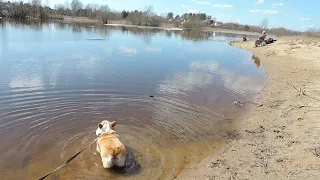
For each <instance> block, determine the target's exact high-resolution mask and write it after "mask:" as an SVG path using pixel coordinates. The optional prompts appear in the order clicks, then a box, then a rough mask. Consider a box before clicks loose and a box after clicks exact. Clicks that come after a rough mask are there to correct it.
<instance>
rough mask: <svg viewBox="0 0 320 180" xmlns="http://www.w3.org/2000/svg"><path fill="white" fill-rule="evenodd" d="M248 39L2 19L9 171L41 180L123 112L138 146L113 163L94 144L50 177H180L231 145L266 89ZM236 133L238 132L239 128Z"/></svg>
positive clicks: (0, 84) (5, 170)
mask: <svg viewBox="0 0 320 180" xmlns="http://www.w3.org/2000/svg"><path fill="white" fill-rule="evenodd" d="M241 38H242V36H236V35H230V34H221V33H220V34H219V33H214V32H201V33H199V32H196V31H191V32H190V31H182V32H178V31H177V32H172V31H159V30H143V29H127V28H107V27H89V26H81V25H76V24H74V25H72V24H61V23H47V24H14V23H5V22H2V23H1V27H0V41H1V42H0V44H1V45H0V144H1V146H0V174H1V175H0V176H1V179H37V178H40V177H41V176H43V175H45V174H46V173H48V172H49V171H52V170H53V169H55V168H56V167H57V166H59V165H60V163H62V162H63V161H65V160H66V159H67V158H69V157H71V156H72V155H73V154H75V153H76V152H77V151H79V150H81V149H82V148H83V147H85V146H86V145H87V144H88V143H90V142H91V141H92V140H94V139H95V138H96V137H95V130H96V128H97V124H98V123H99V122H100V121H102V120H104V119H106V120H116V121H117V126H116V131H117V132H118V134H119V135H120V138H121V140H122V142H123V143H124V144H125V145H126V146H127V149H128V151H129V154H128V157H127V162H126V166H125V167H124V168H123V169H112V170H104V169H103V168H102V165H101V160H100V157H99V155H98V154H97V153H96V150H95V148H96V146H95V144H94V145H92V146H90V148H89V149H87V150H85V151H84V152H83V153H82V154H81V155H80V156H78V157H77V158H76V159H75V160H73V161H72V162H71V163H70V164H68V165H67V166H66V167H65V168H63V169H61V170H59V171H58V172H56V173H54V174H53V175H52V176H50V177H48V179H172V178H173V177H175V176H176V175H178V174H179V173H180V172H181V171H183V169H184V168H187V167H188V166H190V164H194V163H198V162H200V161H201V159H203V158H204V157H206V156H208V155H210V154H213V153H214V152H216V151H218V150H220V149H221V148H223V145H224V144H225V142H226V141H228V140H230V137H229V136H230V133H232V132H233V131H234V130H235V131H236V130H237V124H238V122H239V120H240V119H241V117H243V116H244V115H245V113H246V112H248V111H249V110H250V103H245V106H243V107H237V106H235V105H234V104H233V102H234V101H235V100H238V99H241V100H242V101H244V102H253V101H254V99H255V97H256V96H257V94H258V93H259V91H260V90H261V89H262V88H263V87H264V86H265V74H264V72H263V68H262V63H261V62H260V59H259V58H258V57H254V56H252V54H250V53H248V52H246V51H243V50H241V49H238V48H234V47H231V46H229V44H228V43H227V42H226V41H227V40H235V39H236V40H237V39H241ZM231 137H232V134H231Z"/></svg>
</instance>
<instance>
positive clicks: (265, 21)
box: [260, 18, 269, 29]
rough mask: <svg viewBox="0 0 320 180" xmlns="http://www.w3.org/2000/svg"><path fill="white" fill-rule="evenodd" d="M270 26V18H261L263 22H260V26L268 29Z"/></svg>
mask: <svg viewBox="0 0 320 180" xmlns="http://www.w3.org/2000/svg"><path fill="white" fill-rule="evenodd" d="M268 26H269V20H268V18H263V19H262V20H261V22H260V27H261V28H262V29H267V28H268Z"/></svg>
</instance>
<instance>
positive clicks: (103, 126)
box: [96, 120, 117, 136]
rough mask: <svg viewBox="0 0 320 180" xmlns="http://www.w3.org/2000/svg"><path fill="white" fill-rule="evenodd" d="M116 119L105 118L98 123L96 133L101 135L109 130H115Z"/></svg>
mask: <svg viewBox="0 0 320 180" xmlns="http://www.w3.org/2000/svg"><path fill="white" fill-rule="evenodd" d="M116 124H117V122H116V121H112V122H110V121H107V120H103V121H102V122H101V123H99V124H98V129H97V130H96V135H97V136H99V135H100V134H102V133H104V132H109V131H111V130H114V127H115V126H116Z"/></svg>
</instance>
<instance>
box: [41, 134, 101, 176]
mask: <svg viewBox="0 0 320 180" xmlns="http://www.w3.org/2000/svg"><path fill="white" fill-rule="evenodd" d="M98 138H99V137H98ZM98 138H96V139H95V140H94V141H92V142H91V143H90V144H89V145H87V146H86V147H85V148H83V149H82V150H81V151H79V152H78V153H76V154H75V155H73V156H72V157H71V158H69V159H68V160H66V161H65V162H63V163H62V164H61V165H60V166H59V167H57V168H56V169H55V170H53V171H51V172H50V173H48V174H47V175H45V176H43V177H42V178H40V179H39V180H43V179H45V178H46V177H48V176H50V175H51V174H52V173H54V172H56V171H58V170H59V169H61V168H64V167H65V166H66V165H67V164H68V163H70V162H71V161H72V160H73V159H74V158H76V157H77V156H78V155H79V154H81V153H82V152H83V151H84V150H86V149H87V148H88V147H90V146H91V145H92V144H93V143H94V142H96V141H97V140H98Z"/></svg>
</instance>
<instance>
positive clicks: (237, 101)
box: [233, 99, 244, 107]
mask: <svg viewBox="0 0 320 180" xmlns="http://www.w3.org/2000/svg"><path fill="white" fill-rule="evenodd" d="M233 105H235V106H237V107H242V106H243V105H244V102H243V101H241V100H240V99H239V100H236V101H234V102H233Z"/></svg>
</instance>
